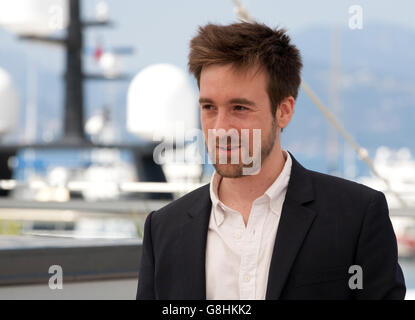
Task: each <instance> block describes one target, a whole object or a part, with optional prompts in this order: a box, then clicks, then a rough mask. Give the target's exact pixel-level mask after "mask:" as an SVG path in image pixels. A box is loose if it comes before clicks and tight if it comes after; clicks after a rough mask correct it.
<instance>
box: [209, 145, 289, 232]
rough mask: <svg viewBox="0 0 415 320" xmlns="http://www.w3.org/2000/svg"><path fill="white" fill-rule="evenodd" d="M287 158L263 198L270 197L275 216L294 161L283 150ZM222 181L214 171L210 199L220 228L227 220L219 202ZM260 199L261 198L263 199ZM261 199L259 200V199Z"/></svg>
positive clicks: (222, 206)
mask: <svg viewBox="0 0 415 320" xmlns="http://www.w3.org/2000/svg"><path fill="white" fill-rule="evenodd" d="M282 151H283V154H284V158H285V163H284V167H283V168H282V171H281V173H280V174H279V176H278V177H277V179H275V181H274V182H273V183H272V185H271V186H270V187H269V188H268V189H267V190H266V191H265V193H264V195H262V196H261V197H264V196H266V197H268V199H269V201H270V207H271V212H272V213H274V214H279V213H280V212H279V208H278V202H279V201H278V199H279V198H280V197H281V196H282V194H283V192H284V191H285V190H286V189H287V187H288V182H289V180H290V175H291V167H292V160H291V156H290V154H289V153H288V152H287V151H285V150H282ZM221 180H222V176H221V175H219V174H218V173H217V172H216V170H215V171H214V173H213V175H212V178H211V181H210V188H209V191H210V199H211V201H212V207H213V208H214V210H213V212H214V218H215V221H216V224H217V225H218V226H220V225H221V224H222V222H223V220H224V219H225V216H224V213H223V210H224V206H225V205H224V204H223V203H222V202H221V201H220V200H219V195H218V187H219V184H220V182H221ZM261 197H260V198H261ZM258 199H259V198H258Z"/></svg>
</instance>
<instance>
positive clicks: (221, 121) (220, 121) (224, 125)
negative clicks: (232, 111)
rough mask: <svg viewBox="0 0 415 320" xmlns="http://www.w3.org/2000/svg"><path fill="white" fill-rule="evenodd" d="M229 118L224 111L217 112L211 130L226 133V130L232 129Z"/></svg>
mask: <svg viewBox="0 0 415 320" xmlns="http://www.w3.org/2000/svg"><path fill="white" fill-rule="evenodd" d="M231 122H232V121H231V117H230V116H229V115H228V113H227V112H226V110H223V109H222V110H219V111H218V113H217V115H216V118H215V123H214V126H213V128H212V129H216V130H220V129H222V130H225V131H228V129H230V128H232V123H231Z"/></svg>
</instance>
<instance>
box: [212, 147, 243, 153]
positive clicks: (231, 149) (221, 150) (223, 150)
mask: <svg viewBox="0 0 415 320" xmlns="http://www.w3.org/2000/svg"><path fill="white" fill-rule="evenodd" d="M239 149H240V146H237V147H231V146H227V147H216V150H218V152H219V153H227V154H231V153H233V152H236V151H238V150H239Z"/></svg>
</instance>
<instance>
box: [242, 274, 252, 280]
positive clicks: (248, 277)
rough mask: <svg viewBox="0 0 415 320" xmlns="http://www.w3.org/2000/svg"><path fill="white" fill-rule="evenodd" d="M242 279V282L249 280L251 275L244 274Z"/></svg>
mask: <svg viewBox="0 0 415 320" xmlns="http://www.w3.org/2000/svg"><path fill="white" fill-rule="evenodd" d="M243 280H244V282H249V280H251V277H250V276H249V275H247V274H246V275H244V278H243Z"/></svg>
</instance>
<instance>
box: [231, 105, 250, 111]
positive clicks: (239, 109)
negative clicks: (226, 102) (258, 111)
mask: <svg viewBox="0 0 415 320" xmlns="http://www.w3.org/2000/svg"><path fill="white" fill-rule="evenodd" d="M234 108H235V110H237V111H245V110H248V108H246V107H244V106H235V107H234Z"/></svg>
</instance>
